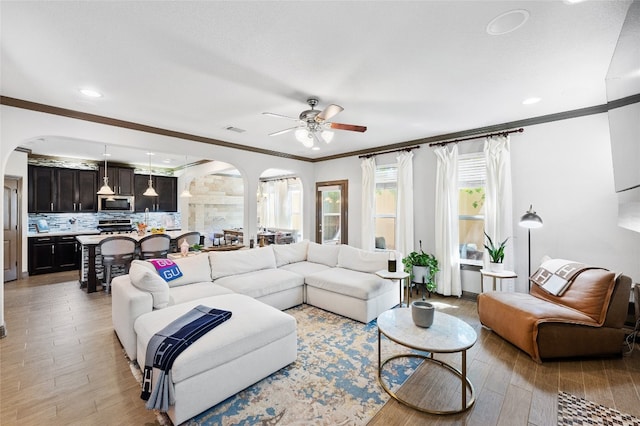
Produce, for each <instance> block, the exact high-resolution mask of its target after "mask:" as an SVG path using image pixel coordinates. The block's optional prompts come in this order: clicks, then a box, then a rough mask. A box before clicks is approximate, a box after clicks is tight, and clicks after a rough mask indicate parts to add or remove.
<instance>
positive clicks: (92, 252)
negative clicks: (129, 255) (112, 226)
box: [76, 231, 189, 293]
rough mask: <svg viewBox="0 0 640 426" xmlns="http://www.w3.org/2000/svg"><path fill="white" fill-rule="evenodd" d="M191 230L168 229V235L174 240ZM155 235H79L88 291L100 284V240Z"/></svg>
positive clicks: (82, 271)
mask: <svg viewBox="0 0 640 426" xmlns="http://www.w3.org/2000/svg"><path fill="white" fill-rule="evenodd" d="M187 232H189V231H167V232H165V234H166V235H168V236H169V237H171V240H172V242H175V240H176V239H177V238H178V237H180V236H181V235H182V234H185V233H187ZM148 235H153V234H152V233H151V232H147V233H146V234H145V235H142V236H140V235H138V234H137V233H136V232H130V233H127V234H98V235H95V234H94V235H86V234H84V235H77V236H76V240H78V242H79V243H80V244H81V246H82V262H81V265H80V283H81V285H82V286H83V287H84V286H85V285H86V287H87V293H93V292H94V291H96V290H97V286H98V274H97V272H98V271H97V268H96V260H98V259H96V258H97V257H98V256H97V254H96V248H97V247H98V245H99V244H100V241H102V240H104V239H105V238H108V237H130V238H133V239H134V240H136V241H140V240H141V239H142V238H143V237H146V236H148ZM98 266H99V267H102V262H101V261H100V262H99V265H98Z"/></svg>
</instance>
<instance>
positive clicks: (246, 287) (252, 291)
mask: <svg viewBox="0 0 640 426" xmlns="http://www.w3.org/2000/svg"><path fill="white" fill-rule="evenodd" d="M215 285H217V286H222V287H225V288H227V289H229V290H232V291H234V292H236V293H240V294H244V295H247V296H251V297H255V298H259V297H263V296H266V295H269V294H273V293H278V292H280V291H285V290H289V289H292V288H295V287H302V286H303V285H304V277H303V276H302V275H299V274H296V273H293V272H290V271H285V270H283V269H265V270H262V271H254V272H247V273H244V274H237V275H230V276H226V277H222V278H218V279H217V280H216V281H215Z"/></svg>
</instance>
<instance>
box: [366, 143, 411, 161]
mask: <svg viewBox="0 0 640 426" xmlns="http://www.w3.org/2000/svg"><path fill="white" fill-rule="evenodd" d="M418 148H420V145H416V146H410V147H407V148H400V149H390V150H389V151H380V152H373V153H371V154H363V155H358V158H371V157H375V156H376V155H381V154H389V153H391V152H400V151H411V150H412V149H418Z"/></svg>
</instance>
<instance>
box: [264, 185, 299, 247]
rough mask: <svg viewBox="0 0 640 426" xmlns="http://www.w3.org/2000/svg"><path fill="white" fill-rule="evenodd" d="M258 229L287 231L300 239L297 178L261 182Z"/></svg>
mask: <svg viewBox="0 0 640 426" xmlns="http://www.w3.org/2000/svg"><path fill="white" fill-rule="evenodd" d="M257 200H258V220H257V224H258V228H269V229H276V230H288V231H292V232H293V236H294V237H295V238H294V240H297V239H299V238H301V237H302V235H301V232H302V183H301V181H300V179H299V178H279V179H273V180H261V181H260V183H259V185H258V194H257Z"/></svg>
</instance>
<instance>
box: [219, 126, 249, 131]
mask: <svg viewBox="0 0 640 426" xmlns="http://www.w3.org/2000/svg"><path fill="white" fill-rule="evenodd" d="M224 129H225V130H229V131H230V132H236V133H244V132H246V130H244V129H240V128H238V127H233V126H227V127H225V128H224Z"/></svg>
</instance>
